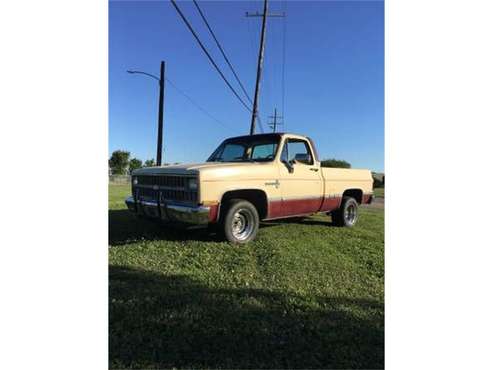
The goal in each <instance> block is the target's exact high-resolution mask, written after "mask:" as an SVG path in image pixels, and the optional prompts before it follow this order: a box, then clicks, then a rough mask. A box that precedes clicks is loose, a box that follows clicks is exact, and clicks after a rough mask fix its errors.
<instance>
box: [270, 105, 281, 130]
mask: <svg viewBox="0 0 493 370" xmlns="http://www.w3.org/2000/svg"><path fill="white" fill-rule="evenodd" d="M269 118H272V119H273V120H274V122H270V123H269V126H270V127H271V128H272V132H276V128H277V125H282V123H281V122H277V119H278V118H281V119H282V117H281V116H278V115H277V108H275V109H274V115H273V116H269Z"/></svg>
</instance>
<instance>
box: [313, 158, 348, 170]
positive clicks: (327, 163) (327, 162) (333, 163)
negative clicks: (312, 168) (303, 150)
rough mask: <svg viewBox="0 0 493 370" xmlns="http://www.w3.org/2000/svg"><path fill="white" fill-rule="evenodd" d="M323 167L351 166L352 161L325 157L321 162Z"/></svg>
mask: <svg viewBox="0 0 493 370" xmlns="http://www.w3.org/2000/svg"><path fill="white" fill-rule="evenodd" d="M320 165H321V166H322V167H333V168H351V163H349V162H346V161H345V160H342V159H335V158H332V159H324V160H322V162H321V163H320Z"/></svg>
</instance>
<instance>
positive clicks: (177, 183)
mask: <svg viewBox="0 0 493 370" xmlns="http://www.w3.org/2000/svg"><path fill="white" fill-rule="evenodd" d="M136 177H137V181H138V184H139V185H157V186H166V187H173V188H185V186H186V184H185V182H186V179H187V178H186V177H181V176H136Z"/></svg>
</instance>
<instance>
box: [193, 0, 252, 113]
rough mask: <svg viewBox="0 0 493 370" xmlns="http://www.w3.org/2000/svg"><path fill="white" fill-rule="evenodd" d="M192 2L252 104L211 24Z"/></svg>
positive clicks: (194, 1) (197, 5)
mask: <svg viewBox="0 0 493 370" xmlns="http://www.w3.org/2000/svg"><path fill="white" fill-rule="evenodd" d="M193 3H194V4H195V7H196V8H197V10H198V12H199V14H200V16H201V17H202V20H203V21H204V23H205V25H206V26H207V29H208V30H209V32H210V34H211V36H212V38H213V39H214V41H215V42H216V45H217V47H218V48H219V50H220V51H221V54H222V55H223V57H224V60H225V61H226V63H227V64H228V66H229V68H230V69H231V72H233V75H234V76H235V79H236V81H237V82H238V84H239V85H240V87H241V89H242V90H243V93H244V94H245V96H246V97H247V99H248V100H249V101H250V104H253V103H252V99H251V98H250V96H249V95H248V93H247V91H246V89H245V87H244V86H243V84H242V83H241V81H240V78H239V77H238V75H237V73H236V71H235V69H234V68H233V66H232V64H231V62H230V61H229V59H228V57H227V56H226V53H225V52H224V49H223V48H222V46H221V43H220V42H219V40H218V39H217V37H216V35H215V34H214V31H212V28H211V26H210V25H209V22H207V19H206V18H205V15H204V13H203V12H202V9H200V7H199V4H198V3H197V1H196V0H193Z"/></svg>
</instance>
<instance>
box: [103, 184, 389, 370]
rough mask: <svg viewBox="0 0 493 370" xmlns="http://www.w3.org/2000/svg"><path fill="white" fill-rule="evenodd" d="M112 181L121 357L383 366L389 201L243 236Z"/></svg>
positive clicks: (112, 273)
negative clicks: (166, 217)
mask: <svg viewBox="0 0 493 370" xmlns="http://www.w3.org/2000/svg"><path fill="white" fill-rule="evenodd" d="M128 194H130V188H129V187H128V186H124V185H111V186H110V188H109V244H110V249H109V282H110V287H109V357H110V367H111V368H173V367H174V368H383V366H384V213H383V210H381V209H372V208H364V209H361V215H360V220H359V221H358V225H357V226H356V227H355V228H353V229H345V228H337V227H333V226H331V223H330V217H328V216H324V215H320V216H314V217H310V218H306V219H303V220H297V221H283V222H270V223H264V224H263V225H262V226H261V229H260V232H259V235H258V238H257V240H256V241H254V242H252V243H250V244H248V245H247V246H242V247H238V246H233V245H230V244H228V243H226V242H223V241H221V239H219V238H218V237H217V236H215V235H213V234H210V233H209V232H207V231H206V230H193V231H191V230H174V229H169V228H166V227H163V226H162V225H159V224H157V223H154V222H150V221H146V220H138V219H136V218H135V217H134V216H133V215H132V214H131V213H130V212H128V211H127V210H126V208H125V204H124V198H125V196H126V195H128Z"/></svg>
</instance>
